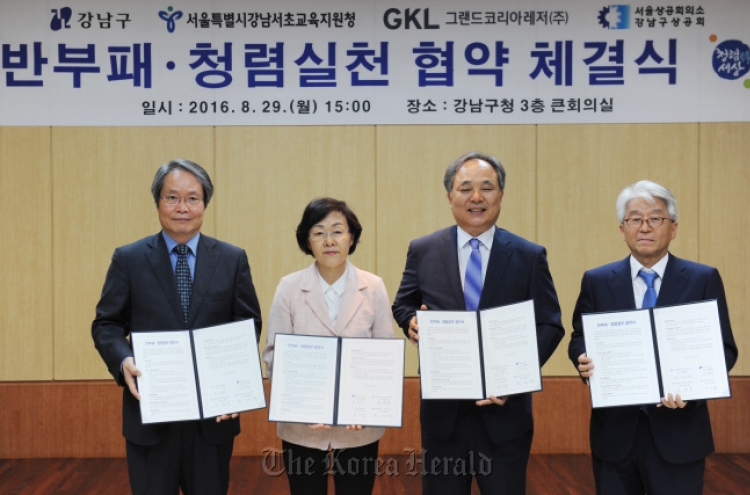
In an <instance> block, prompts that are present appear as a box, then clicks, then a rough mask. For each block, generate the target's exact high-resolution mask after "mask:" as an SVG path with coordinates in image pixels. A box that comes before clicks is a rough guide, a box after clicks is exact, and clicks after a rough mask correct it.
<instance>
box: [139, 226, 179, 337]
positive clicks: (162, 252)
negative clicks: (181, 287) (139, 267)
mask: <svg viewBox="0 0 750 495" xmlns="http://www.w3.org/2000/svg"><path fill="white" fill-rule="evenodd" d="M148 247H149V248H150V249H149V250H148V251H147V252H146V253H145V256H146V260H147V261H148V262H149V264H150V265H151V268H152V269H153V271H154V278H156V281H157V282H158V284H159V286H160V287H161V290H162V291H163V292H164V294H165V295H166V296H167V299H168V300H169V305H170V306H171V307H172V311H174V314H175V316H176V317H177V321H179V322H180V323H182V322H183V317H182V304H181V303H180V297H179V295H178V294H177V283H176V282H175V280H174V269H173V268H172V262H171V261H170V259H169V253H168V252H167V244H166V242H164V238H163V237H162V234H161V232H159V233H158V234H156V235H155V236H154V237H153V238H152V239H151V241H150V242H149V244H148Z"/></svg>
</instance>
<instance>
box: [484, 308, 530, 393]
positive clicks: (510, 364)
mask: <svg viewBox="0 0 750 495" xmlns="http://www.w3.org/2000/svg"><path fill="white" fill-rule="evenodd" d="M479 315H480V322H481V328H482V350H483V354H484V376H485V388H486V391H487V396H488V397H489V396H490V395H494V396H496V397H505V396H508V395H512V394H521V393H526V392H536V391H538V390H541V389H542V374H541V370H540V369H539V351H538V350H537V343H536V317H535V316H534V301H532V300H530V301H524V302H521V303H517V304H511V305H508V306H503V307H500V308H492V309H485V310H482V311H481V312H480V313H479Z"/></svg>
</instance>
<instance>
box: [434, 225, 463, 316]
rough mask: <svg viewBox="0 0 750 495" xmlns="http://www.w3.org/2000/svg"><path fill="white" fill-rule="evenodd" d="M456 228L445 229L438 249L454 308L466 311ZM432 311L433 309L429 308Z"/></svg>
mask: <svg viewBox="0 0 750 495" xmlns="http://www.w3.org/2000/svg"><path fill="white" fill-rule="evenodd" d="M457 244H458V227H456V226H453V227H451V228H449V229H447V230H446V231H445V232H444V234H443V236H442V238H441V240H440V245H439V246H438V249H439V250H440V255H441V257H442V259H443V269H444V270H445V275H446V276H447V277H448V284H449V285H450V287H451V289H452V291H453V297H454V298H455V299H456V306H455V307H457V308H460V309H466V301H465V300H464V289H463V286H462V285H461V273H460V272H459V268H458V247H457ZM429 309H433V308H429Z"/></svg>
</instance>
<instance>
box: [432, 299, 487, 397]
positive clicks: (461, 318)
mask: <svg viewBox="0 0 750 495" xmlns="http://www.w3.org/2000/svg"><path fill="white" fill-rule="evenodd" d="M417 323H418V324H419V348H418V349H419V373H420V384H421V388H422V398H423V399H474V400H479V399H483V398H484V394H483V392H482V370H481V365H480V361H479V329H478V328H477V317H476V313H475V312H473V311H417Z"/></svg>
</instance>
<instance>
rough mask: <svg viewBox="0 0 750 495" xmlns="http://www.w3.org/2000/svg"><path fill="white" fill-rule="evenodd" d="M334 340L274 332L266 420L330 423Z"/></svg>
mask: <svg viewBox="0 0 750 495" xmlns="http://www.w3.org/2000/svg"><path fill="white" fill-rule="evenodd" d="M337 353H338V342H337V339H335V338H329V337H314V336H309V335H288V334H280V333H277V334H276V337H275V339H274V354H273V380H272V381H271V404H270V407H269V412H268V420H269V421H284V422H289V423H310V424H317V423H323V424H328V425H330V424H333V406H334V394H335V388H336V355H337Z"/></svg>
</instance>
